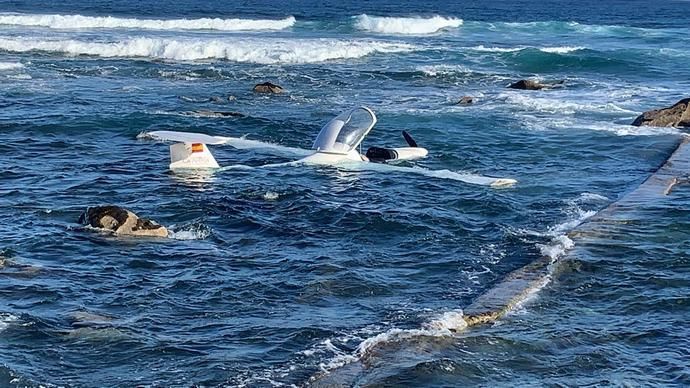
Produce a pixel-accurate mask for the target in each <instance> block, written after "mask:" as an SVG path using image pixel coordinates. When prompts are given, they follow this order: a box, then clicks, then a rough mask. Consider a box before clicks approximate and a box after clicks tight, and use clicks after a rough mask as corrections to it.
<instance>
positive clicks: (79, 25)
mask: <svg viewBox="0 0 690 388" xmlns="http://www.w3.org/2000/svg"><path fill="white" fill-rule="evenodd" d="M294 24H295V18H294V17H293V16H289V17H287V18H284V19H279V20H271V19H219V18H202V19H171V20H159V19H128V18H118V17H112V16H96V17H94V16H82V15H29V14H0V25H13V26H27V27H48V28H56V29H92V28H126V29H146V30H218V31H249V30H282V29H286V28H289V27H292V26H293V25H294Z"/></svg>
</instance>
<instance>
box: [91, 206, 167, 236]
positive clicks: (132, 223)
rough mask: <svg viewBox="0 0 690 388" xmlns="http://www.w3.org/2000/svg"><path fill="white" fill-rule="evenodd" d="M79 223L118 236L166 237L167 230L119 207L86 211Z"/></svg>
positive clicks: (93, 208)
mask: <svg viewBox="0 0 690 388" xmlns="http://www.w3.org/2000/svg"><path fill="white" fill-rule="evenodd" d="M79 222H80V223H82V224H85V225H89V226H91V227H94V228H99V229H104V230H109V231H111V232H113V233H115V234H118V235H127V236H147V237H167V236H168V230H167V229H166V228H165V227H164V226H162V225H160V224H158V223H157V222H155V221H151V220H147V219H145V218H139V217H138V216H137V215H136V214H134V213H132V212H131V211H129V210H127V209H124V208H121V207H119V206H112V205H109V206H96V207H90V208H88V209H86V211H85V212H84V213H83V214H82V215H81V216H80V217H79Z"/></svg>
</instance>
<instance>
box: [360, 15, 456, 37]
mask: <svg viewBox="0 0 690 388" xmlns="http://www.w3.org/2000/svg"><path fill="white" fill-rule="evenodd" d="M460 25H462V19H456V18H445V17H443V16H434V17H431V18H396V17H382V16H369V15H366V14H362V15H358V16H355V28H357V29H358V30H363V31H369V32H377V33H382V34H410V35H422V34H433V33H436V32H438V31H440V30H442V29H444V28H457V27H459V26H460Z"/></svg>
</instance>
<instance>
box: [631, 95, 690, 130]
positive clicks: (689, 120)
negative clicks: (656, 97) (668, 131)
mask: <svg viewBox="0 0 690 388" xmlns="http://www.w3.org/2000/svg"><path fill="white" fill-rule="evenodd" d="M632 125H634V126H637V127H639V126H649V127H690V98H685V99H682V100H680V101H678V102H677V103H675V105H673V106H670V107H668V108H662V109H657V110H650V111H647V112H644V113H643V114H641V115H639V116H638V117H637V118H636V119H635V121H633V122H632Z"/></svg>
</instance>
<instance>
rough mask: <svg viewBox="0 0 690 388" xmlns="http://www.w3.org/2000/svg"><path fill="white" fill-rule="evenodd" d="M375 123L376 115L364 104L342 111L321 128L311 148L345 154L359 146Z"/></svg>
mask: <svg viewBox="0 0 690 388" xmlns="http://www.w3.org/2000/svg"><path fill="white" fill-rule="evenodd" d="M375 124H376V115H374V112H372V111H371V109H369V108H367V107H365V106H360V107H358V108H355V109H352V110H349V111H346V112H343V113H341V114H339V115H338V116H337V117H336V118H334V119H333V120H331V121H329V122H328V123H327V124H326V125H324V126H323V128H321V132H319V135H318V136H317V137H316V140H315V141H314V145H313V146H312V149H314V150H317V151H321V152H332V153H338V154H347V153H348V152H350V151H352V150H354V149H356V148H357V146H359V144H360V143H361V142H362V140H364V137H365V136H366V135H367V134H368V133H369V131H371V129H372V128H373V127H374V125H375Z"/></svg>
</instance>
